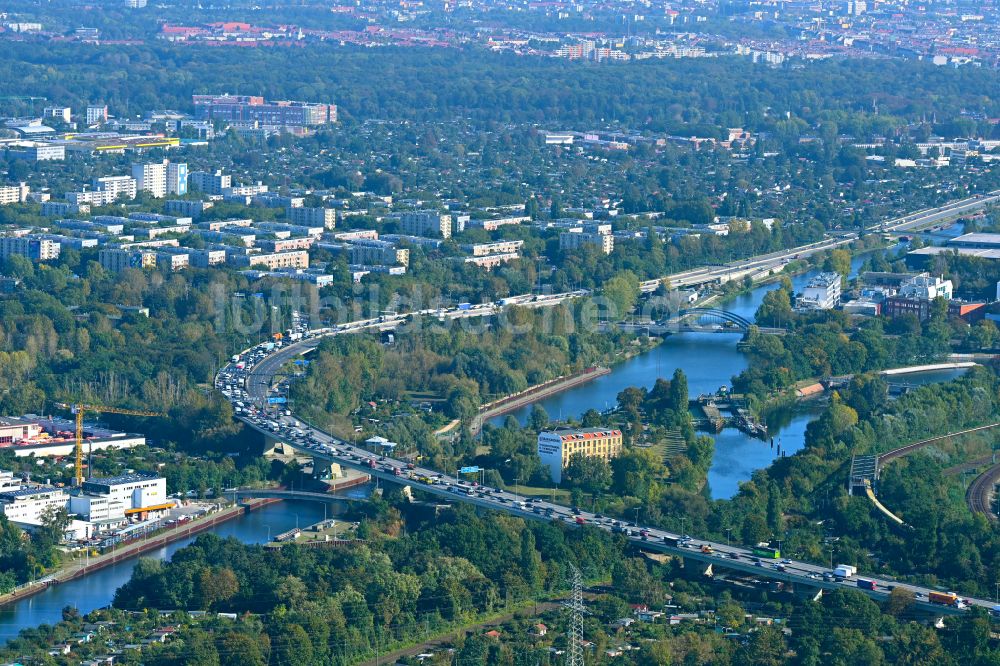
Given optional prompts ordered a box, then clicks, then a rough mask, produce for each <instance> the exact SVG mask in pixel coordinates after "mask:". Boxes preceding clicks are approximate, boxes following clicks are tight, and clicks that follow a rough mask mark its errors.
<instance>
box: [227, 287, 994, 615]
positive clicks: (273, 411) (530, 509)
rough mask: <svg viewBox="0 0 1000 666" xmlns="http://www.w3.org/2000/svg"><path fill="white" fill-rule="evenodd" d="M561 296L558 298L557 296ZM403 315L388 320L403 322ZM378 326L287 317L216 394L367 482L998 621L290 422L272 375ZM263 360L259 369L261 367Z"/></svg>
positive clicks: (955, 601) (849, 574)
mask: <svg viewBox="0 0 1000 666" xmlns="http://www.w3.org/2000/svg"><path fill="white" fill-rule="evenodd" d="M565 296H566V295H560V297H565ZM466 305H467V304H460V305H459V306H458V307H456V308H451V309H449V310H445V311H441V310H435V311H433V312H434V313H435V314H438V315H441V314H442V313H444V314H445V316H453V317H461V316H468V314H467V313H468V310H469V308H467V307H464V306H466ZM503 305H504V304H502V303H499V302H498V303H496V304H488V307H489V309H491V310H493V309H495V308H496V307H503ZM480 309H483V308H480ZM482 314H486V313H482ZM406 316H407V315H395V316H394V317H396V318H399V319H404V318H405V317H406ZM384 322H385V320H384V318H378V319H373V320H362V321H359V322H351V323H348V324H341V325H339V326H336V327H331V328H324V329H317V330H309V329H308V328H307V326H306V324H305V322H304V321H303V320H302V319H301V318H299V317H293V327H292V328H291V329H289V330H288V331H286V332H285V333H284V334H283V335H281V336H280V339H277V340H275V341H274V342H265V343H260V344H258V345H256V346H254V347H252V348H250V349H248V350H245V351H243V352H242V353H240V354H236V355H234V356H233V357H232V359H231V363H229V364H228V365H226V366H225V367H224V368H223V369H222V370H220V372H219V373H218V375H217V377H216V382H215V385H216V388H217V389H219V390H220V391H221V392H222V393H223V395H225V396H226V398H227V399H228V400H229V401H230V402H231V403H232V405H233V409H234V412H235V414H236V417H237V418H240V419H241V420H243V421H244V422H246V423H248V424H250V425H251V426H253V427H255V428H256V429H258V430H259V431H261V432H263V433H265V434H267V435H268V436H270V437H273V438H275V439H280V440H282V441H284V442H287V443H288V444H289V445H291V446H292V447H293V448H297V449H300V450H302V451H309V452H311V453H312V454H313V455H316V456H320V457H322V458H326V459H329V460H330V461H332V462H336V463H343V464H345V465H348V466H351V467H356V468H359V469H363V470H365V471H367V472H369V473H370V474H372V475H373V476H377V477H381V478H385V479H389V480H396V481H399V482H402V483H405V484H407V485H410V486H413V487H415V488H419V489H422V490H425V491H427V492H430V493H432V494H435V495H444V496H451V497H455V498H456V499H461V500H462V501H466V502H471V503H474V504H476V505H479V506H481V507H483V508H489V509H495V510H502V511H507V512H511V513H515V514H520V515H523V516H525V517H530V518H535V519H540V520H557V521H563V522H565V523H568V524H571V525H574V526H582V525H592V526H595V527H598V528H600V529H604V530H607V531H609V532H613V533H616V534H621V535H622V536H624V537H625V538H627V539H629V540H630V541H632V542H633V543H635V544H636V545H637V546H639V547H642V548H647V549H651V550H660V551H666V552H673V553H680V554H682V555H684V556H685V557H688V558H691V559H695V560H700V561H702V562H705V563H713V562H717V563H718V564H720V565H721V564H723V561H724V563H725V566H727V567H730V568H733V569H737V570H742V571H743V572H745V573H751V574H752V573H754V572H759V573H762V574H766V577H768V578H777V579H781V580H786V581H799V582H807V583H809V584H812V585H815V586H817V587H823V588H827V589H836V588H837V587H840V586H845V587H852V588H856V589H860V590H863V591H865V592H866V593H870V594H873V595H874V596H878V597H881V598H884V597H885V596H886V595H888V594H889V593H890V592H891V591H892V590H893V589H894V588H895V587H901V588H904V589H908V590H910V591H912V592H913V594H914V596H915V598H916V600H917V601H918V602H923V603H924V604H926V605H927V606H925V607H934V606H941V607H947V608H949V609H951V612H959V611H962V610H965V609H967V608H968V607H969V605H970V604H972V605H977V606H982V607H985V608H987V609H988V610H989V611H990V614H991V615H992V616H993V617H994V618H1000V605H994V604H993V603H991V602H988V601H984V600H979V599H964V598H962V597H961V596H959V595H958V594H955V593H953V592H942V591H937V590H931V589H926V588H919V587H916V586H912V585H903V584H900V583H897V582H895V581H891V580H882V579H877V578H871V577H858V576H857V570H856V569H855V568H854V567H853V566H850V565H837V566H835V567H832V568H827V567H823V566H818V565H814V564H810V563H806V562H800V561H795V560H792V559H789V558H787V557H785V558H783V557H782V556H781V552H780V550H778V549H776V548H772V547H771V546H770V545H769V544H758V545H757V546H751V547H740V546H732V545H729V544H721V543H716V542H711V541H705V540H699V539H695V538H693V537H690V536H688V535H682V534H674V533H671V532H667V531H665V530H661V529H657V528H651V527H642V526H639V525H638V524H636V523H635V522H627V521H622V520H618V519H614V518H610V517H607V516H603V515H601V514H599V513H592V512H587V511H584V510H581V509H579V508H577V507H567V506H564V505H560V504H556V503H552V502H547V501H544V500H541V499H539V498H534V497H524V496H520V495H519V494H518V493H517V492H513V491H511V490H509V489H500V488H491V487H487V486H484V485H480V484H478V483H476V482H470V481H467V480H463V479H461V478H458V477H456V476H449V475H447V474H443V473H441V472H439V471H437V470H433V469H429V468H425V467H421V466H418V465H416V464H414V463H412V462H407V461H402V460H398V459H395V458H392V457H389V456H386V455H384V452H378V451H369V450H368V449H365V448H362V447H360V446H356V445H352V444H350V443H348V442H345V441H343V440H340V439H337V438H335V437H333V436H332V435H329V434H327V433H325V432H323V431H321V430H318V429H316V428H314V427H312V426H310V425H308V424H306V423H304V422H302V421H300V420H299V419H297V418H296V417H295V416H294V415H293V414H292V412H291V411H290V410H289V409H288V408H287V404H285V403H284V398H282V397H280V396H278V397H275V396H274V395H272V393H274V392H275V391H279V392H287V381H288V380H287V379H285V380H283V381H282V382H281V383H279V384H278V385H276V386H275V385H274V383H273V382H274V377H275V375H276V374H277V371H278V370H279V369H280V368H281V366H282V365H284V364H285V363H287V362H288V361H290V360H292V359H294V358H295V357H297V356H298V355H300V354H301V353H302V352H303V351H306V350H308V349H310V348H314V347H315V346H316V344H317V342H318V341H317V340H315V338H319V337H324V336H327V335H336V334H339V333H345V332H354V331H358V330H362V329H367V328H378V326H379V325H380V324H383V323H384ZM276 337H278V336H276ZM264 361H267V363H266V364H264V366H262V363H263V362H264ZM255 368H257V369H258V372H257V373H255V371H254V369H255ZM515 490H516V488H515ZM831 564H832V563H831Z"/></svg>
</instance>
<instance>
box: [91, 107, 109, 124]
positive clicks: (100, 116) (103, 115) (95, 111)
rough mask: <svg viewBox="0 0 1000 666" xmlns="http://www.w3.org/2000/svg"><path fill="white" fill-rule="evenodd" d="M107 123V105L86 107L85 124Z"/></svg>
mask: <svg viewBox="0 0 1000 666" xmlns="http://www.w3.org/2000/svg"><path fill="white" fill-rule="evenodd" d="M106 122H108V107H107V105H101V106H88V107H87V124H88V125H96V124H97V123H106Z"/></svg>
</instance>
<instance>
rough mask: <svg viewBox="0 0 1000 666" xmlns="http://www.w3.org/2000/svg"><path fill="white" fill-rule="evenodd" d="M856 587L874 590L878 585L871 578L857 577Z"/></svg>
mask: <svg viewBox="0 0 1000 666" xmlns="http://www.w3.org/2000/svg"><path fill="white" fill-rule="evenodd" d="M858 587H860V588H861V589H862V590H874V589H876V588H877V587H878V585H876V584H875V581H873V580H868V579H867V578H859V579H858Z"/></svg>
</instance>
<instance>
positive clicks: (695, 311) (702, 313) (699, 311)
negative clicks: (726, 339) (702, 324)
mask: <svg viewBox="0 0 1000 666" xmlns="http://www.w3.org/2000/svg"><path fill="white" fill-rule="evenodd" d="M688 317H693V318H695V319H703V318H704V319H710V320H714V321H719V322H728V323H730V324H733V325H734V326H736V327H737V328H739V329H741V330H744V331H746V330H749V328H750V327H751V326H753V325H754V323H753V322H752V321H750V320H749V319H747V318H746V317H744V316H742V315H738V314H736V313H734V312H729V311H728V310H720V309H718V308H687V309H685V310H681V311H680V312H678V313H677V319H678V320H680V319H687V318H688Z"/></svg>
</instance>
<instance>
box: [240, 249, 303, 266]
mask: <svg viewBox="0 0 1000 666" xmlns="http://www.w3.org/2000/svg"><path fill="white" fill-rule="evenodd" d="M230 260H231V262H232V263H233V264H234V265H236V266H250V267H252V268H256V267H257V266H263V267H265V268H266V269H267V270H271V271H273V270H276V269H279V268H309V253H308V252H306V251H305V250H294V251H292V252H271V253H268V254H246V255H237V256H233V257H231V258H230Z"/></svg>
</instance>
